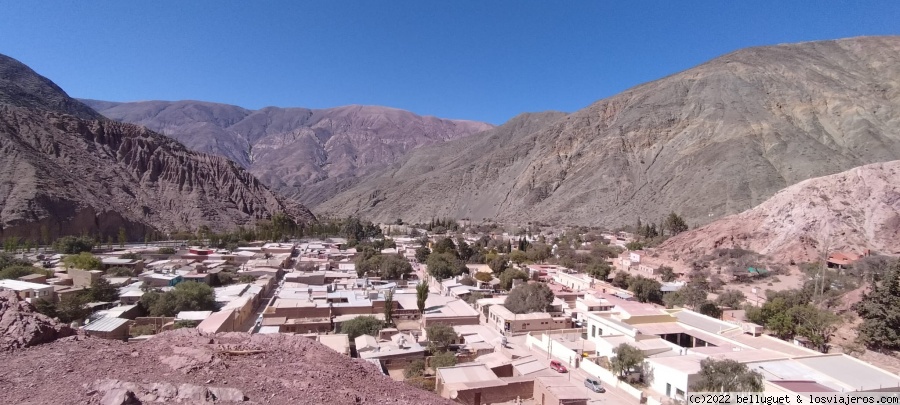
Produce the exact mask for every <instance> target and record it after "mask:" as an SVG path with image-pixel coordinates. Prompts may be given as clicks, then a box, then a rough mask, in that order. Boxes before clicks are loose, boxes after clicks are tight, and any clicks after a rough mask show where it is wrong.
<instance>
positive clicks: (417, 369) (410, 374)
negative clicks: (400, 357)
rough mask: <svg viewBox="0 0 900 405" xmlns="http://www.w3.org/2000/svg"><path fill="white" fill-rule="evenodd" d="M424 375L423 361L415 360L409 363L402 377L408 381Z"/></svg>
mask: <svg viewBox="0 0 900 405" xmlns="http://www.w3.org/2000/svg"><path fill="white" fill-rule="evenodd" d="M423 375H425V360H420V359H416V360H413V361H411V362H410V363H409V364H407V365H406V368H405V369H403V377H405V378H407V379H410V378H416V377H421V376H423Z"/></svg>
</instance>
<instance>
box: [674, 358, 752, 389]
mask: <svg viewBox="0 0 900 405" xmlns="http://www.w3.org/2000/svg"><path fill="white" fill-rule="evenodd" d="M691 390H693V391H697V392H762V390H763V377H762V374H760V373H758V372H756V371H753V370H750V369H749V368H748V367H747V365H746V364H742V363H738V362H737V361H734V360H730V359H726V360H716V359H713V358H706V359H703V360H701V361H700V374H699V376H698V380H697V381H696V382H695V383H694V384H693V385H692V386H691Z"/></svg>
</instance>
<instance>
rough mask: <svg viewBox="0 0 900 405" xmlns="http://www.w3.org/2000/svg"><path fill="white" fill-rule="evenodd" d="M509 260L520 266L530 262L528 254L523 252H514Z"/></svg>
mask: <svg viewBox="0 0 900 405" xmlns="http://www.w3.org/2000/svg"><path fill="white" fill-rule="evenodd" d="M509 260H510V261H511V262H513V263H515V264H517V265H519V266H521V265H522V263H525V262H526V261H528V254H527V253H525V252H524V251H522V250H513V251H512V252H510V253H509Z"/></svg>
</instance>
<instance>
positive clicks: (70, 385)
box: [0, 329, 453, 405]
mask: <svg viewBox="0 0 900 405" xmlns="http://www.w3.org/2000/svg"><path fill="white" fill-rule="evenodd" d="M174 357H178V358H181V363H180V365H179V366H178V367H174V366H173V365H172V364H174V363H172V364H166V363H164V362H162V361H160V360H161V359H171V358H174ZM0 362H2V364H3V368H2V370H0V390H3V393H4V402H5V403H11V404H56V403H67V404H68V403H78V404H104V405H105V404H109V405H112V404H115V405H122V404H140V403H160V402H165V403H179V402H180V403H238V402H245V401H246V403H254V404H275V405H277V404H398V405H403V404H409V405H419V404H435V405H443V404H447V405H449V404H452V403H453V402H451V401H448V400H445V399H442V398H440V397H438V396H437V395H435V394H433V393H430V392H425V391H422V390H419V389H417V388H414V387H412V386H410V385H406V384H404V383H401V382H396V381H393V380H392V379H391V378H390V377H388V376H386V375H383V374H382V373H381V371H380V370H378V369H377V368H376V366H374V365H372V364H371V363H368V362H365V361H362V360H359V359H351V358H350V357H347V356H344V355H341V354H338V353H337V352H335V351H333V350H331V349H329V348H327V347H325V346H323V345H321V344H319V343H317V342H315V341H313V340H311V339H308V338H305V337H303V336H297V335H281V334H274V335H268V334H255V335H250V334H247V333H227V334H218V335H204V334H201V333H200V332H198V331H197V330H196V329H178V330H175V331H170V332H164V333H162V334H159V335H156V336H154V337H153V338H151V339H149V340H147V341H144V342H140V343H124V342H121V341H113V340H101V339H96V338H91V337H79V338H77V339H73V338H70V339H63V340H59V341H56V342H53V343H50V344H47V345H41V346H37V347H34V348H31V349H27V350H21V351H17V352H15V353H0ZM185 365H189V366H188V367H184V366H185ZM36 370H39V371H36ZM48 376H52V378H48Z"/></svg>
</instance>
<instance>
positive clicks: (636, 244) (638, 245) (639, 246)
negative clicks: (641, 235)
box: [625, 241, 644, 251]
mask: <svg viewBox="0 0 900 405" xmlns="http://www.w3.org/2000/svg"><path fill="white" fill-rule="evenodd" d="M643 248H644V244H643V243H641V242H637V241H634V242H628V243H627V244H626V245H625V249H628V250H631V251H636V250H641V249H643Z"/></svg>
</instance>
